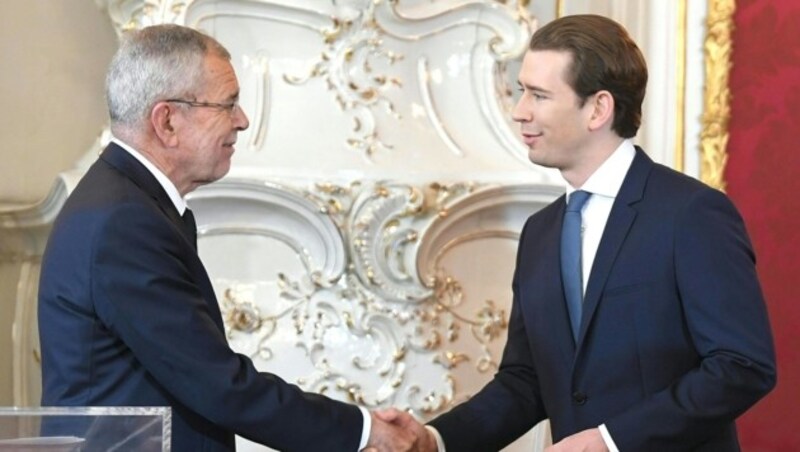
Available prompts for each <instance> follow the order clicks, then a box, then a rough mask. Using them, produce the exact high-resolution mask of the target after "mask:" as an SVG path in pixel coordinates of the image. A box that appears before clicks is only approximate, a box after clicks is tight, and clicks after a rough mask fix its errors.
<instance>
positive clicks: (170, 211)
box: [39, 144, 363, 451]
mask: <svg viewBox="0 0 800 452" xmlns="http://www.w3.org/2000/svg"><path fill="white" fill-rule="evenodd" d="M39 331H40V339H41V349H42V380H43V394H42V405H46V406H50V405H56V406H114V405H117V406H169V407H172V414H173V426H172V427H173V429H172V446H173V450H176V451H223V450H233V449H234V432H235V433H238V434H240V435H242V436H244V437H247V438H249V439H251V440H253V441H257V442H260V443H263V444H267V445H269V446H270V447H273V448H275V449H278V450H287V451H288V450H301V451H308V450H337V451H355V450H356V449H357V448H358V443H359V440H360V437H361V430H362V425H363V419H362V415H361V413H360V412H359V410H358V408H356V407H355V406H352V405H347V404H344V403H341V402H336V401H333V400H330V399H328V398H325V397H322V396H319V395H314V394H306V393H304V392H302V391H301V390H300V389H299V388H297V387H296V386H294V385H290V384H288V383H286V382H284V381H283V380H281V379H280V378H279V377H277V376H275V375H271V374H268V373H260V372H258V371H257V370H256V369H255V367H254V366H253V363H252V362H251V361H250V359H248V358H246V357H244V356H242V355H239V354H236V353H234V352H233V351H232V350H231V349H230V348H229V346H228V343H227V340H226V338H225V332H224V329H223V323H222V317H221V315H220V310H219V306H218V304H217V299H216V297H215V295H214V291H213V289H212V286H211V283H210V281H209V278H208V275H207V274H206V271H205V269H204V267H203V264H202V263H201V262H200V259H199V257H198V255H197V253H196V251H195V249H194V246H193V244H192V243H191V240H190V239H189V238H188V234H187V232H186V229H185V228H184V227H183V223H182V220H181V218H180V216H179V215H178V212H177V211H176V209H175V207H174V205H173V204H172V202H171V201H170V199H169V197H168V196H167V194H166V192H164V190H163V189H162V187H161V186H160V185H159V184H158V182H157V181H156V179H155V178H154V177H153V176H152V174H150V173H149V172H148V171H147V169H146V168H145V167H144V166H142V165H141V163H139V162H138V161H137V160H136V159H135V158H133V156H131V155H130V154H128V153H127V152H126V151H125V150H123V149H121V148H120V147H118V146H116V145H114V144H111V145H109V147H108V148H107V149H106V150H105V151H104V152H103V154H102V155H101V156H100V159H99V160H98V161H97V162H96V163H94V164H93V165H92V167H91V168H90V169H89V171H88V172H87V173H86V175H85V176H84V177H83V179H82V180H81V182H80V183H79V184H78V186H77V187H76V188H75V191H74V192H73V193H72V194H71V195H70V197H69V199H68V200H67V202H66V203H65V205H64V207H63V209H62V210H61V213H60V214H59V216H58V218H57V220H56V222H55V225H54V227H53V232H52V234H51V236H50V239H49V242H48V245H47V250H46V252H45V255H44V259H43V262H42V272H41V282H40V287H39Z"/></svg>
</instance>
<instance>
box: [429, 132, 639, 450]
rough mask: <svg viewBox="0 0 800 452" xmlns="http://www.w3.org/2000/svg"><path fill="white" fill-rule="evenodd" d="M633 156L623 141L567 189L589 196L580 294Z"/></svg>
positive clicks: (606, 435)
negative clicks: (582, 192) (586, 174)
mask: <svg viewBox="0 0 800 452" xmlns="http://www.w3.org/2000/svg"><path fill="white" fill-rule="evenodd" d="M635 155H636V149H635V148H634V147H633V143H632V142H631V141H630V140H624V141H623V142H622V143H621V144H620V145H619V147H617V149H616V150H615V151H614V152H613V153H612V154H611V155H610V156H609V157H608V158H607V159H606V161H605V162H603V163H602V164H601V165H600V166H599V167H598V168H597V169H596V170H595V172H594V173H592V175H591V176H589V179H587V180H586V182H585V183H584V184H583V186H582V187H577V188H575V187H572V186H570V185H569V184H566V186H567V198H566V199H568V197H569V195H571V194H572V192H574V191H575V190H578V189H580V190H584V191H587V192H589V193H591V194H592V195H591V196H590V197H589V200H588V201H586V204H584V205H583V208H582V209H581V222H582V225H581V232H582V238H583V241H582V244H581V263H582V270H583V272H582V274H583V292H584V293H586V284H587V283H588V282H589V275H590V272H591V270H592V264H593V263H594V257H595V255H597V248H598V247H599V246H600V239H601V238H602V237H603V231H604V230H605V228H606V223H607V222H608V216H609V215H610V214H611V207H612V206H613V205H614V200H615V199H616V198H617V193H619V189H620V187H622V182H623V181H624V180H625V175H626V174H627V173H628V169H630V167H631V163H633V157H634V156H635ZM426 428H427V429H428V430H429V431H430V432H431V433H433V436H434V437H435V438H436V445H437V446H438V448H439V452H446V451H445V448H444V441H443V440H442V436H441V435H440V434H439V432H438V431H437V430H436V429H435V428H433V427H431V426H429V425H428V426H426ZM599 429H600V434H601V435H602V436H603V441H604V442H605V443H606V447H608V450H609V451H611V452H619V449H618V448H617V445H616V444H614V440H613V439H612V438H611V435H610V434H609V433H608V429H607V428H606V426H605V424H602V425H600V426H599Z"/></svg>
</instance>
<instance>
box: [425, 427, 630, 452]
mask: <svg viewBox="0 0 800 452" xmlns="http://www.w3.org/2000/svg"><path fill="white" fill-rule="evenodd" d="M425 428H426V429H427V430H428V431H429V432H431V434H432V435H433V437H434V438H436V450H437V451H438V452H445V450H444V440H443V439H442V435H441V434H439V430H436V429H435V428H433V427H431V426H430V425H426V426H425ZM617 452H619V451H617Z"/></svg>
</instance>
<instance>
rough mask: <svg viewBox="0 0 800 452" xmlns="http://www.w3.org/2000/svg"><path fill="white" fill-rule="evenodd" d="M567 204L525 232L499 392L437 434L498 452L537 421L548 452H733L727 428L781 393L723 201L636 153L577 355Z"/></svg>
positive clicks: (456, 445)
mask: <svg viewBox="0 0 800 452" xmlns="http://www.w3.org/2000/svg"><path fill="white" fill-rule="evenodd" d="M564 208H565V201H564V197H563V196H562V197H560V198H559V199H557V200H556V201H555V202H553V203H552V204H550V205H549V206H547V207H545V208H544V209H542V210H541V211H539V212H537V213H536V214H534V215H533V216H531V217H530V218H529V219H528V222H527V223H526V225H525V228H524V229H523V232H522V236H521V238H520V243H519V251H518V255H517V267H516V270H515V274H514V283H513V289H514V300H513V306H512V310H511V319H510V323H509V333H508V342H507V344H506V348H505V351H504V353H503V360H502V362H501V365H500V369H499V371H498V373H497V374H496V375H495V377H494V379H493V380H492V381H491V382H490V383H489V384H488V385H487V386H486V387H484V388H483V389H482V390H481V391H480V392H479V393H478V394H476V395H475V396H474V397H473V398H472V399H471V400H469V401H468V402H466V403H464V404H462V405H460V406H458V407H456V408H454V409H453V410H452V411H450V412H449V413H446V414H445V415H443V416H441V417H439V418H437V419H436V420H434V421H433V422H432V425H433V426H434V427H436V428H437V429H438V430H439V432H440V433H441V434H442V437H443V439H444V441H445V446H446V448H447V450H448V452H452V451H459V452H460V451H472V450H474V451H491V450H499V449H501V448H502V447H503V446H505V445H506V444H508V443H509V442H511V441H513V440H514V439H515V438H517V437H518V436H520V435H522V434H523V433H525V432H526V431H527V430H528V429H530V428H531V427H532V426H533V425H535V424H536V423H537V422H539V421H540V420H542V419H545V418H549V419H550V421H551V428H552V432H553V441H554V442H557V441H559V440H560V439H562V438H564V437H566V436H569V435H571V434H574V433H577V432H579V431H582V430H585V429H588V428H594V427H597V426H598V425H600V424H603V423H604V424H605V425H606V427H607V428H608V431H609V433H610V434H611V436H612V438H613V439H614V441H615V443H616V444H617V446H618V447H619V449H620V450H621V451H623V452H625V451H659V450H663V451H680V450H706V451H714V452H720V451H735V450H738V449H739V446H738V440H737V437H736V428H735V424H734V419H735V418H736V417H737V416H739V415H740V414H742V412H744V411H745V410H746V409H747V408H749V407H750V406H751V405H752V404H753V403H755V402H756V401H757V400H758V399H759V398H761V397H762V396H763V395H764V394H765V393H766V392H768V391H769V390H770V389H771V388H772V387H773V386H774V384H775V378H776V377H775V356H774V350H773V344H772V335H771V332H770V328H769V324H768V319H767V313H766V309H765V306H764V301H763V298H762V294H761V289H760V287H759V283H758V280H757V278H756V273H755V265H754V263H755V258H754V255H753V252H752V249H751V245H750V242H749V239H748V237H747V233H746V231H745V227H744V224H743V222H742V219H741V218H740V216H739V214H738V213H737V211H736V209H735V208H734V206H733V205H732V204H731V202H730V201H729V200H728V198H727V197H726V196H725V195H724V194H722V193H721V192H719V191H716V190H713V189H711V188H709V187H707V186H705V185H703V184H702V183H700V182H697V181H696V180H694V179H691V178H689V177H687V176H685V175H682V174H680V173H677V172H675V171H673V170H671V169H669V168H666V167H664V166H661V165H657V164H654V163H653V162H652V161H651V160H650V158H649V157H647V156H646V155H645V154H644V152H642V150H641V149H638V148H637V152H636V156H635V158H634V160H633V163H632V165H631V168H630V170H629V171H628V173H627V175H626V177H625V180H624V182H623V185H622V187H621V189H620V192H619V194H618V196H617V198H616V200H615V202H614V205H613V207H612V210H611V213H610V216H609V218H608V223H607V224H606V227H605V231H604V232H603V236H602V239H601V242H600V245H599V248H598V250H597V255H596V257H595V261H594V263H593V266H592V271H591V273H590V276H589V281H588V285H587V289H586V294H585V298H584V310H583V317H582V323H581V328H580V333H579V338H578V342H577V344H575V341H574V339H573V338H572V335H571V329H570V324H569V316H568V313H567V308H566V305H565V301H564V294H563V289H562V285H561V276H560V270H559V269H560V265H559V241H560V235H561V222H562V218H563V214H564Z"/></svg>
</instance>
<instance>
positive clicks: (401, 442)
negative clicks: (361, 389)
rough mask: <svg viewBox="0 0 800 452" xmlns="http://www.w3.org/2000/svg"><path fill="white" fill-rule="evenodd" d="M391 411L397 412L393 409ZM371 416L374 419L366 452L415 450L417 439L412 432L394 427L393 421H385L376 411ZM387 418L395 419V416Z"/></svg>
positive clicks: (398, 426)
mask: <svg viewBox="0 0 800 452" xmlns="http://www.w3.org/2000/svg"><path fill="white" fill-rule="evenodd" d="M387 411H388V410H387ZM391 411H397V410H395V409H391ZM370 416H371V417H372V430H371V431H370V434H369V441H368V442H367V447H366V448H365V449H364V452H383V451H399V452H404V451H414V450H415V449H414V447H415V446H414V445H415V443H416V440H417V438H416V436H415V434H414V433H413V431H412V430H408V429H405V428H403V427H401V426H400V425H394V424H392V423H391V421H386V420H383V419H382V418H381V417H379V416H378V415H377V414H376V413H375V412H374V411H372V412H370ZM387 417H388V418H390V419H393V418H394V417H395V414H392V415H390V416H387Z"/></svg>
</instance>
